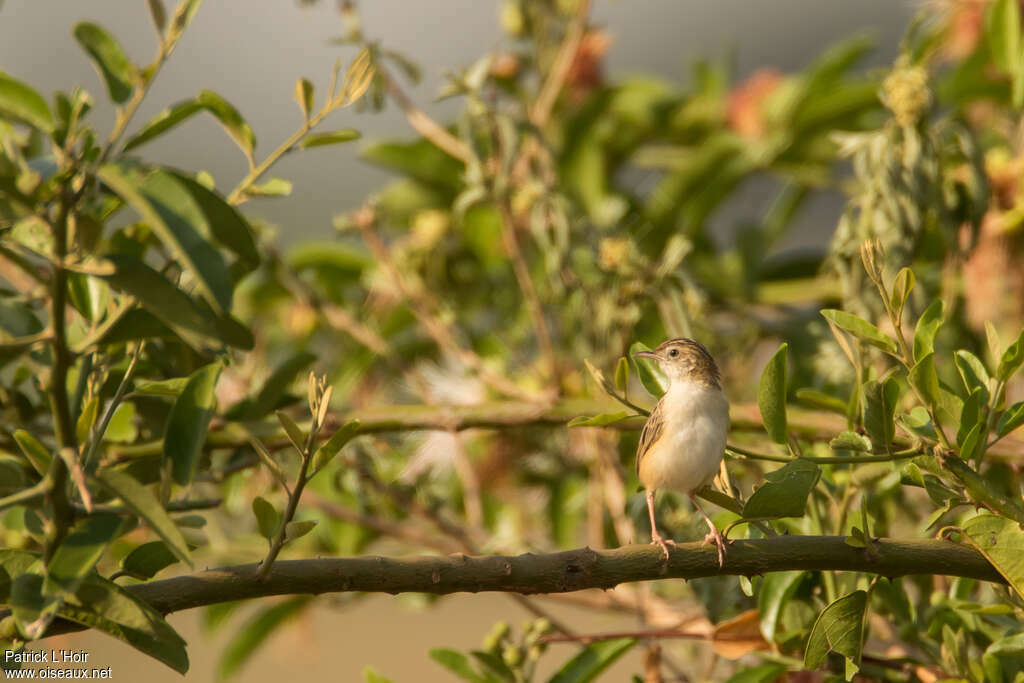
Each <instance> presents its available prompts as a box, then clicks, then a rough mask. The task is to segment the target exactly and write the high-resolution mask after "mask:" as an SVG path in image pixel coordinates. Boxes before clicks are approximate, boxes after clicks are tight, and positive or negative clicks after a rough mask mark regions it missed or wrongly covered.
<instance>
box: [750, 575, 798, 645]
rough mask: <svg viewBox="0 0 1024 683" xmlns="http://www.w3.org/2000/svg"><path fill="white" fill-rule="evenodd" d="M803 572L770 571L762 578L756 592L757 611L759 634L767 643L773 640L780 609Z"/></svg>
mask: <svg viewBox="0 0 1024 683" xmlns="http://www.w3.org/2000/svg"><path fill="white" fill-rule="evenodd" d="M804 574H805V572H802V571H788V572H772V573H770V574H766V575H765V577H764V579H762V581H761V588H760V590H759V591H758V593H757V611H758V613H759V614H760V615H761V635H763V636H764V639H765V640H767V641H768V642H769V643H771V642H774V640H775V633H776V631H777V630H778V626H779V623H780V622H781V619H782V611H783V610H784V609H785V608H786V603H787V602H789V599H790V598H792V597H793V595H794V594H795V593H796V589H797V588H798V587H799V586H800V582H801V581H802V580H803V578H804Z"/></svg>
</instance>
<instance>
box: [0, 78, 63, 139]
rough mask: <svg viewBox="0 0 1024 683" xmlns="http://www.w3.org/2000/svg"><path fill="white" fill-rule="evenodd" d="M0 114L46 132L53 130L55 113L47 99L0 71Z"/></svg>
mask: <svg viewBox="0 0 1024 683" xmlns="http://www.w3.org/2000/svg"><path fill="white" fill-rule="evenodd" d="M0 114H4V115H6V116H10V117H11V118H14V119H17V120H18V121H23V122H25V123H27V124H29V125H30V126H32V127H34V128H38V129H39V130H41V131H43V132H44V133H52V132H53V114H51V113H50V108H49V107H47V106H46V100H44V99H43V98H42V96H41V95H40V94H39V93H37V92H36V91H35V90H33V89H32V88H30V87H29V86H27V85H25V84H24V83H22V82H21V81H18V80H15V79H13V78H11V77H10V76H8V75H7V74H5V73H3V72H2V71H0Z"/></svg>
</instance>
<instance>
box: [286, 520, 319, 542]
mask: <svg viewBox="0 0 1024 683" xmlns="http://www.w3.org/2000/svg"><path fill="white" fill-rule="evenodd" d="M315 526H316V520H315V519H305V520H302V521H300V522H288V524H287V525H285V527H284V540H285V543H291V542H292V541H294V540H295V539H297V538H302V537H303V536H305V535H306V534H308V533H309V532H310V531H312V530H313V527H315Z"/></svg>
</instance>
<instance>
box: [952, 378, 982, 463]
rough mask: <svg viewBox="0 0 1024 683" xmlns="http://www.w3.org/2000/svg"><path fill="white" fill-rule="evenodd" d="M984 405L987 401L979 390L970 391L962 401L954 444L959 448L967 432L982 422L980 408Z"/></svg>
mask: <svg viewBox="0 0 1024 683" xmlns="http://www.w3.org/2000/svg"><path fill="white" fill-rule="evenodd" d="M985 403H987V401H984V399H983V396H982V391H981V389H980V388H977V389H975V390H974V391H972V392H971V395H970V396H968V397H967V400H966V401H964V407H963V409H962V410H961V411H960V421H959V425H958V427H957V430H956V442H957V444H959V445H960V446H961V447H963V445H964V440H965V439H966V438H967V434H968V432H970V431H971V429H973V428H974V427H977V426H979V425H978V423H979V421H980V420H982V408H983V406H984V404H985ZM963 457H965V458H967V457H968V456H967V455H964V456H963ZM968 459H969V458H968Z"/></svg>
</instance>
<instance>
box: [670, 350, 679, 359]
mask: <svg viewBox="0 0 1024 683" xmlns="http://www.w3.org/2000/svg"><path fill="white" fill-rule="evenodd" d="M668 355H670V356H672V357H673V358H675V357H676V356H678V355H679V349H672V350H671V351H669V352H668Z"/></svg>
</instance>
